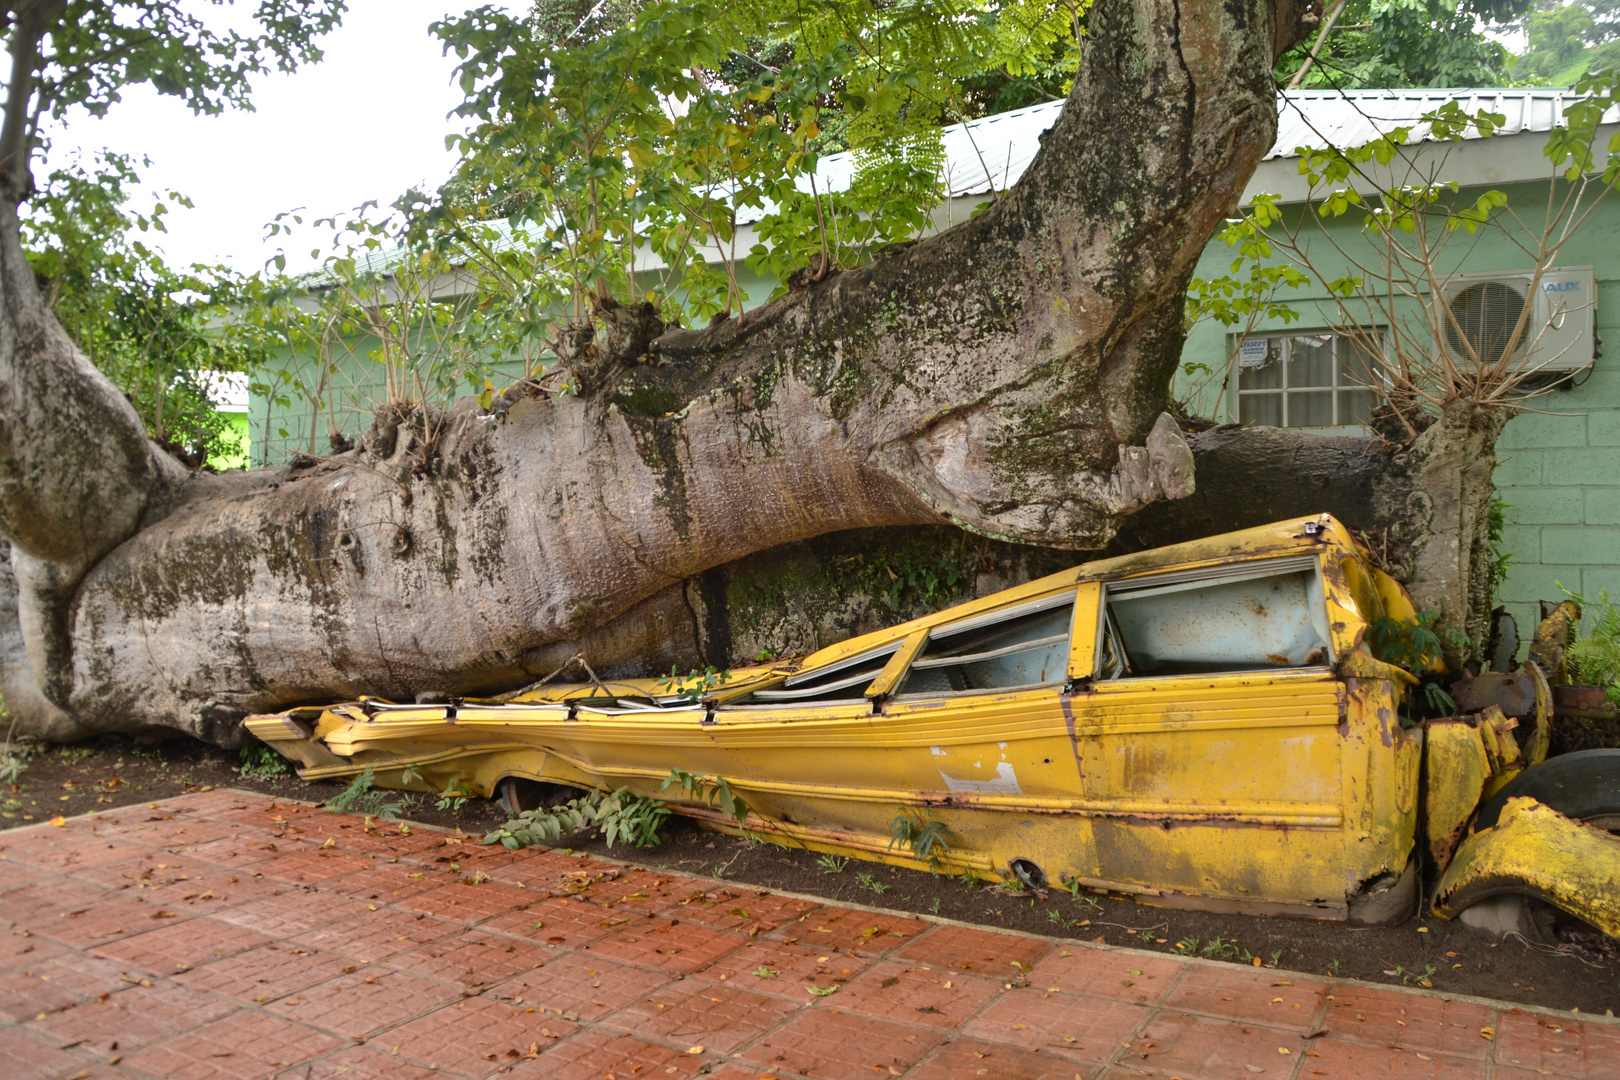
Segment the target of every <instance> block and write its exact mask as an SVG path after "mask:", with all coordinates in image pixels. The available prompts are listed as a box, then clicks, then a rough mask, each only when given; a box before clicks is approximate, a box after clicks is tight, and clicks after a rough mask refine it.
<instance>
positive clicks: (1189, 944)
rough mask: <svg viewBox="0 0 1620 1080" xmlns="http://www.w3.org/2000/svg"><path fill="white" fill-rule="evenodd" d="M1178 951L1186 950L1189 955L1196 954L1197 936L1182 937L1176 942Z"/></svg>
mask: <svg viewBox="0 0 1620 1080" xmlns="http://www.w3.org/2000/svg"><path fill="white" fill-rule="evenodd" d="M1176 951H1177V952H1184V953H1186V954H1187V955H1188V956H1196V955H1197V954H1198V939H1197V938H1195V937H1184V938H1182V939H1181V940H1180V941H1178V942H1176Z"/></svg>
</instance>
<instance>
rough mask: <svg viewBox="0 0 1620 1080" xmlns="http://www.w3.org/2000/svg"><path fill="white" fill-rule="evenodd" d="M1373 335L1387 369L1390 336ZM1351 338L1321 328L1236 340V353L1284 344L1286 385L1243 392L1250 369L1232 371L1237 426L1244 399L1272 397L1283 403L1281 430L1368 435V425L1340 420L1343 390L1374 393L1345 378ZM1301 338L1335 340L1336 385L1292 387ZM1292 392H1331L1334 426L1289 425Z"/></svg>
mask: <svg viewBox="0 0 1620 1080" xmlns="http://www.w3.org/2000/svg"><path fill="white" fill-rule="evenodd" d="M1369 333H1370V334H1376V335H1377V336H1378V341H1379V346H1380V352H1381V353H1382V362H1383V363H1385V364H1386V366H1387V361H1388V343H1389V338H1388V336H1387V335H1386V334H1385V333H1384V331H1383V329H1382V328H1381V327H1380V328H1374V329H1373V330H1371V331H1369ZM1351 336H1352V335H1350V334H1348V333H1346V332H1344V331H1342V330H1334V329H1331V328H1328V327H1320V328H1315V329H1303V330H1300V329H1290V330H1278V331H1274V332H1269V333H1263V334H1249V335H1247V336H1246V337H1244V338H1242V340H1241V341H1239V340H1236V339H1234V341H1233V342H1232V349H1233V352H1236V351H1237V349H1238V348H1239V346H1240V345H1241V344H1244V343H1247V342H1250V341H1266V342H1271V341H1278V342H1280V343H1281V346H1280V353H1281V355H1280V357H1279V360H1278V364H1279V366H1280V369H1281V371H1280V374H1281V383H1282V385H1280V386H1275V387H1266V388H1265V389H1255V390H1245V389H1243V372H1244V370H1246V369H1245V368H1243V367H1242V366H1241V364H1237V365H1234V367H1233V370H1232V381H1233V391H1234V392H1233V394H1232V420H1233V421H1234V422H1236V423H1242V422H1243V421H1242V417H1243V399H1244V398H1257V397H1268V396H1272V397H1277V398H1279V399H1280V401H1281V405H1282V408H1281V413H1282V422H1281V423H1280V424H1279V426H1280V427H1284V428H1290V427H1291V428H1292V429H1293V430H1294V431H1325V430H1329V429H1335V428H1338V429H1346V430H1351V431H1358V432H1359V431H1365V430H1366V426H1365V425H1364V424H1361V423H1358V422H1356V421H1353V420H1351V419H1349V418H1348V417H1346V418H1343V419H1341V418H1340V417H1339V393H1340V391H1342V390H1366V389H1370V388H1369V387H1367V386H1366V385H1364V384H1362V383H1358V382H1355V381H1353V380H1351V379H1350V378H1349V377H1348V376H1347V375H1346V374H1345V364H1344V359H1343V354H1342V353H1341V351H1340V350H1342V349H1346V348H1351V347H1352V346H1350V345H1349V338H1350V337H1351ZM1301 337H1329V338H1332V339H1333V385H1332V386H1294V387H1291V386H1289V385H1288V365H1289V363H1290V361H1291V360H1292V359H1293V351H1294V342H1293V339H1295V338H1301ZM1291 390H1292V391H1293V392H1295V393H1299V392H1304V391H1316V392H1319V393H1323V392H1329V391H1331V394H1330V399H1331V400H1332V402H1333V422H1332V423H1331V424H1312V425H1309V426H1306V425H1303V424H1298V425H1290V424H1289V422H1288V396H1289V391H1291Z"/></svg>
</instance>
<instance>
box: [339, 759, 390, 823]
mask: <svg viewBox="0 0 1620 1080" xmlns="http://www.w3.org/2000/svg"><path fill="white" fill-rule="evenodd" d="M376 778H377V774H376V770H375V769H373V768H372V767H371V766H370V765H367V766H366V768H365V771H364V772H362V773H361V774H360V775H359V776H356V777H355V778H354V779H353V780H352V781H350V783H349V786H348V787H346V788H344V789H343V790H342V791H340V792H338V793H337V794H336V795H334V796H332V797H331V798H330V799H327V800H326V810H327V813H330V814H342V813H347V812H350V811H353V812H355V813H360V814H365V815H366V816H367V817H380V818H389V819H392V818H397V817H399V815H400V809H401V808H400V805H399V803H398V802H395V801H392V800H390V798H389V796H388V792H386V791H376V790H373V788H372V783H373V782H374V781H375V780H376Z"/></svg>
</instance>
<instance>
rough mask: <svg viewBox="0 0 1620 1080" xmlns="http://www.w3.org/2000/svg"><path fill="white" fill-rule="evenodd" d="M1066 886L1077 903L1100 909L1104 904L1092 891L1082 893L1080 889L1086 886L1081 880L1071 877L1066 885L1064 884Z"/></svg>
mask: <svg viewBox="0 0 1620 1080" xmlns="http://www.w3.org/2000/svg"><path fill="white" fill-rule="evenodd" d="M1064 888H1066V889H1068V890H1069V895H1070V896H1072V897H1073V898H1074V902H1075V903H1077V904H1084V905H1085V906H1086V907H1089V908H1098V909H1100V908H1101V907H1102V905H1101V904H1099V903H1098V902H1097V898H1096V897H1095V896H1092V895H1091V894H1090V893H1082V892H1081V891H1080V890H1081V889H1083V888H1085V886H1084V885H1082V884H1080V882H1078V881H1075V880H1072V879H1071V880H1070V881H1069V882H1068V883H1067V884H1066V885H1064Z"/></svg>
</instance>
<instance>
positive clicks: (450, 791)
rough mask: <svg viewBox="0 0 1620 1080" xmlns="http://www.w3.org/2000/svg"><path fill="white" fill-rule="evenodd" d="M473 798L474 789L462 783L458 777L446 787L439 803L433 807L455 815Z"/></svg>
mask: <svg viewBox="0 0 1620 1080" xmlns="http://www.w3.org/2000/svg"><path fill="white" fill-rule="evenodd" d="M472 797H473V789H472V788H470V787H468V786H467V785H466V784H464V783H462V782H461V778H460V777H456V778H453V779H452V780H451V781H450V782H449V783H448V784H446V785H444V791H443V793H442V794H440V796H439V800H438V802H436V803H434V804H433V805H434V806H435V807H437V808H438V809H440V810H448V811H450V812H451V813H455V812H456V811H458V810H460V809H461V807H462V806H463V804H465V803H466V801H467V800H468V799H470V798H472Z"/></svg>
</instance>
